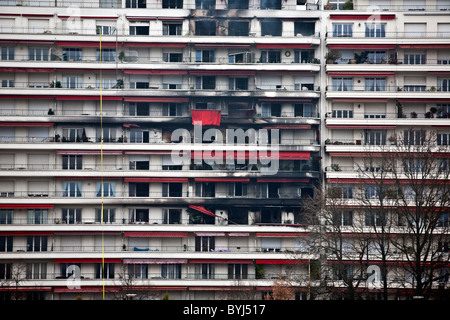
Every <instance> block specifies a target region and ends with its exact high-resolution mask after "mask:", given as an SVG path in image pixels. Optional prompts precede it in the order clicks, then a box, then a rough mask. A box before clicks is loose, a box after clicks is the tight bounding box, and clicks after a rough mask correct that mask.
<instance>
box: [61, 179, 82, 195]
mask: <svg viewBox="0 0 450 320" xmlns="http://www.w3.org/2000/svg"><path fill="white" fill-rule="evenodd" d="M81 186H82V184H81V182H63V183H62V188H63V197H70V198H74V197H81Z"/></svg>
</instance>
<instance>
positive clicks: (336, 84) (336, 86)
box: [332, 78, 353, 91]
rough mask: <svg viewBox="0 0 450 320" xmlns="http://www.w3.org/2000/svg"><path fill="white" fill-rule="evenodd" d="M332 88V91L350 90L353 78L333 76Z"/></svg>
mask: <svg viewBox="0 0 450 320" xmlns="http://www.w3.org/2000/svg"><path fill="white" fill-rule="evenodd" d="M332 89H333V91H352V90H353V78H333V79H332Z"/></svg>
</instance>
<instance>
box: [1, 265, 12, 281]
mask: <svg viewBox="0 0 450 320" xmlns="http://www.w3.org/2000/svg"><path fill="white" fill-rule="evenodd" d="M11 269H12V264H11V263H0V279H1V280H3V279H12V277H11Z"/></svg>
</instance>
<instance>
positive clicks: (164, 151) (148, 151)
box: [125, 150, 183, 155]
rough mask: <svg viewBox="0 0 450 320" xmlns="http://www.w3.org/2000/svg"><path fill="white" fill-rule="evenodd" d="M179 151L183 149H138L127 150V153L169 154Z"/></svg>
mask: <svg viewBox="0 0 450 320" xmlns="http://www.w3.org/2000/svg"><path fill="white" fill-rule="evenodd" d="M177 152H183V151H168V150H136V151H125V154H161V155H169V154H172V153H174V154H176V153H177Z"/></svg>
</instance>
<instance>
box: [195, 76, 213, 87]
mask: <svg viewBox="0 0 450 320" xmlns="http://www.w3.org/2000/svg"><path fill="white" fill-rule="evenodd" d="M215 88H216V77H215V76H200V77H195V89H197V90H198V89H203V90H214V89H215Z"/></svg>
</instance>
